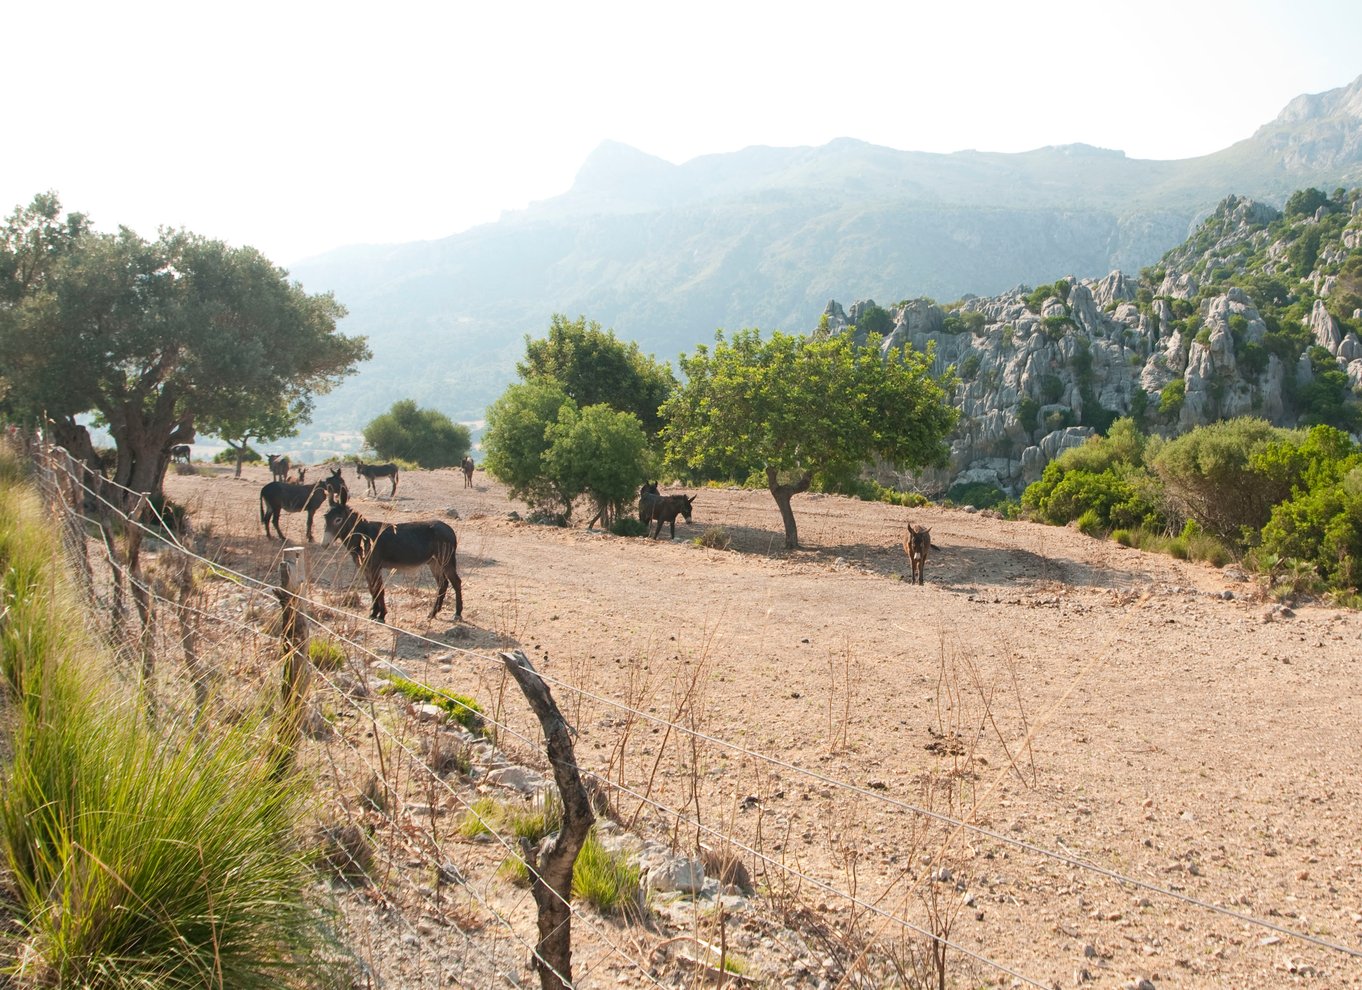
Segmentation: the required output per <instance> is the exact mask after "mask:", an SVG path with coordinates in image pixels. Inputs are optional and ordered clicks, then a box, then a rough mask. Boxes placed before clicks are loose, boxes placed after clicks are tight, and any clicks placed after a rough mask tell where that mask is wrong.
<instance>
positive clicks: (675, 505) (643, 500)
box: [638, 481, 696, 540]
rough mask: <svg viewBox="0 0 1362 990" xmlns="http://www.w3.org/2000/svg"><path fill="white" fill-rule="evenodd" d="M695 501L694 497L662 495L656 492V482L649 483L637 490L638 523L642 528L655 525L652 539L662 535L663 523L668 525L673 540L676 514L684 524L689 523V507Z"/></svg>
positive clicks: (674, 537)
mask: <svg viewBox="0 0 1362 990" xmlns="http://www.w3.org/2000/svg"><path fill="white" fill-rule="evenodd" d="M695 499H696V496H694V495H663V494H661V493H659V492H658V490H657V482H656V481H653V482H649V483H648V484H646V485H644V486H643V487H642V488H641V489H639V497H638V521H639V522H641V523H643V525H644V526H647V525H648V523H650V522H655V523H657V526H656V528H654V529H653V539H657V538H658V537H659V536H660V535H661V534H662V524H663V523H668V524H670V526H671V538H672V539H673V540H674V539H676V516H677V514H678V513H679V514H680V515H683V516H685V517H686V522H690V507H691V505H693V504H694V502H695Z"/></svg>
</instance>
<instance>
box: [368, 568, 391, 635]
mask: <svg viewBox="0 0 1362 990" xmlns="http://www.w3.org/2000/svg"><path fill="white" fill-rule="evenodd" d="M364 580H365V581H367V582H368V584H369V594H370V595H371V596H372V597H373V599H374V607H373V608H371V609H370V610H369V618H371V619H377V620H378V621H379V622H382V623H385V624H386V623H387V621H388V599H387V595H386V594H385V593H384V590H383V568H381V567H373V566H372V565H371V566H369V567H366V568H365V569H364Z"/></svg>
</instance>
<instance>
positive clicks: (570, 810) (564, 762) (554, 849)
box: [501, 650, 595, 990]
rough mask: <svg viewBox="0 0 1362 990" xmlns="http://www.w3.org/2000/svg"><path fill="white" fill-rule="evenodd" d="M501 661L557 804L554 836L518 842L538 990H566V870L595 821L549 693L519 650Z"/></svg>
mask: <svg viewBox="0 0 1362 990" xmlns="http://www.w3.org/2000/svg"><path fill="white" fill-rule="evenodd" d="M501 659H502V662H503V663H505V664H506V668H507V669H508V670H509V671H510V672H511V676H512V677H514V678H515V680H516V683H517V684H519V685H520V690H521V691H522V692H524V694H525V700H527V701H528V702H529V703H530V707H531V708H532V709H534V713H535V715H536V716H537V717H538V718H539V724H540V725H541V726H542V727H543V729H544V741H545V747H546V749H547V750H548V756H549V762H550V763H551V764H552V765H553V780H554V783H555V784H557V785H558V796H559V798H560V799H561V800H562V802H563V827H562V828H561V829H560V830H559V832H558V834H557V835H556V836H549V837H547V838H545V839H544V840H543V841H541V842H540V843H539V848H538V849H535V848H533V847H531V846H530V843H529V840H527V839H521V840H520V849H521V853H522V854H523V855H524V857H525V862H526V864H527V865H528V866H529V868H530V869H529V873H530V890H531V892H532V893H533V894H534V903H535V906H536V907H537V908H538V909H539V943H538V945H537V947H536V951H535V960H534V964H535V969H537V970H538V971H539V985H540V987H542V988H543V990H564V988H570V987H571V986H572V909H571V906H570V902H571V900H572V868H573V866H574V865H575V864H576V862H577V854H578V853H579V852H580V851H581V849H582V844H583V843H585V842H586V836H587V832H588V831H589V830H590V829H591V825H592V823H593V822H594V821H595V816H594V815H592V813H591V800H590V798H589V797H588V796H587V793H586V788H585V787H584V786H582V775H581V773H580V772H579V771H578V769H577V757H576V754H575V753H574V752H573V749H572V739H571V736H570V735H569V732H568V725H567V722H566V721H565V720H564V719H563V716H562V713H561V712H560V711H559V710H558V705H557V704H556V703H555V702H554V700H553V697H552V695H550V694H549V688H548V685H547V684H545V683H544V680H543V678H541V677H540V676H539V673H538V672H537V671H536V670H535V669H534V667H533V666H532V665H531V664H530V661H529V658H528V657H526V656H525V654H524V653H522V652H521V651H520V650H516V651H514V652H512V653H503V654H501Z"/></svg>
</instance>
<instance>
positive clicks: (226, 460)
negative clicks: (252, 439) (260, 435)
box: [213, 447, 265, 464]
mask: <svg viewBox="0 0 1362 990" xmlns="http://www.w3.org/2000/svg"><path fill="white" fill-rule="evenodd" d="M236 455H237V452H236V450H235V449H234V448H232V447H223V448H222V449H221V450H219V451H218V452H217V453H216V454H214V455H213V463H214V464H236ZM264 460H265V458H264V457H262V456H261V454H260V452H259V451H257V450H256V449H255V448H254V447H247V448H246V449H245V451H244V452H242V455H241V463H242V464H260V463H261V462H263V461H264Z"/></svg>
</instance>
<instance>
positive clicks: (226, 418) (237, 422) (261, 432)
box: [199, 399, 311, 478]
mask: <svg viewBox="0 0 1362 990" xmlns="http://www.w3.org/2000/svg"><path fill="white" fill-rule="evenodd" d="M310 418H311V404H310V403H309V402H307V401H306V400H304V399H295V400H294V401H293V402H287V401H280V402H279V403H278V404H277V405H275V406H273V407H272V408H264V407H261V408H259V409H257V408H254V407H252V406H250V405H249V404H248V405H246V406H245V407H243V408H240V409H237V410H224V411H222V412H219V413H216V414H213V415H210V416H206V417H203V418H201V420H200V422H199V426H200V427H201V428H202V429H203V430H204V432H206V433H211V434H213V435H214V436H216V437H218V438H220V439H221V440H222V441H223V442H224V443H225V444H227V451H230V458H229V459H230V461H231V462H232V463H234V464H235V465H236V472H235V474H234V475H233V477H236V478H240V477H241V465H242V464H244V463H245V462H246V461H248V460H252V457H251V456H250V455H252V454H254V455H255V456H254V460H257V461H258V460H260V455H259V454H258V453H256V452H255V450H254V448H253V447H252V446H251V442H252V441H259V442H260V443H273V442H274V441H276V440H282V439H283V438H284V437H291V436H293V435H294V434H295V433H297V432H298V427H299V426H301V425H302V424H304V423H306V422H308V421H309V419H310ZM224 453H226V451H225V452H224ZM224 463H225V462H224Z"/></svg>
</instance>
